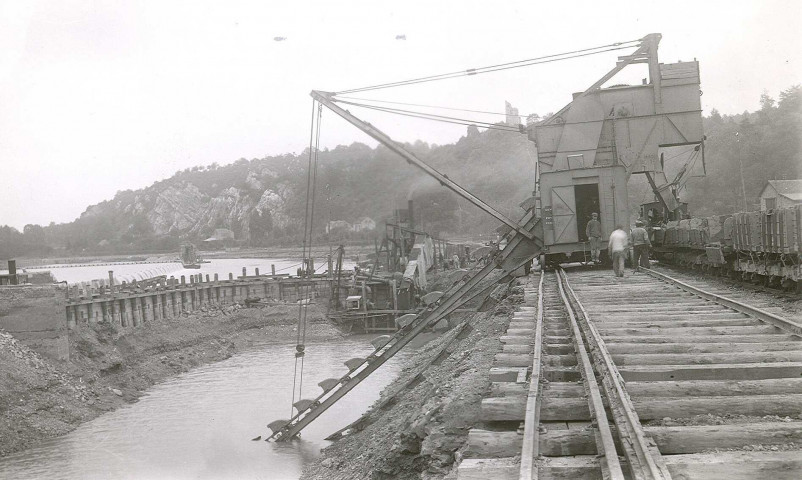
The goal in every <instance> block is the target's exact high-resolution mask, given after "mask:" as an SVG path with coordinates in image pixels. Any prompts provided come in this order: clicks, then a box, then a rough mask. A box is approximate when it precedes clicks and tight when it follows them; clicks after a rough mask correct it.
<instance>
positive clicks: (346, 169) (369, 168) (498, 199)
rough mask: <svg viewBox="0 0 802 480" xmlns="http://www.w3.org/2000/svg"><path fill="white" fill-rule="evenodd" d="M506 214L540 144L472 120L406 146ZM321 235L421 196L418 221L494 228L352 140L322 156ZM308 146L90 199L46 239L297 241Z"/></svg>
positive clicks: (138, 244)
mask: <svg viewBox="0 0 802 480" xmlns="http://www.w3.org/2000/svg"><path fill="white" fill-rule="evenodd" d="M407 147H408V148H410V149H411V150H413V151H414V152H415V153H416V154H417V155H418V156H419V157H420V158H422V159H424V160H425V161H427V162H429V163H430V164H432V165H433V166H434V167H435V168H437V169H439V170H440V171H442V172H443V173H446V174H447V175H448V176H449V178H452V179H454V180H456V181H457V182H459V183H460V184H462V185H463V186H464V187H466V188H468V189H469V190H471V191H473V192H475V193H477V194H478V195H479V196H480V197H481V198H484V199H486V200H487V201H488V202H489V203H491V204H493V205H495V206H497V207H498V208H499V209H500V210H501V211H503V212H504V213H507V214H511V215H518V212H517V207H516V205H517V204H518V203H519V202H521V201H522V200H523V199H524V198H526V196H527V195H528V194H529V193H528V192H531V190H532V184H533V182H534V172H533V165H534V158H535V153H534V148H533V146H532V144H531V143H530V142H528V141H527V140H526V138H525V136H523V135H519V134H517V133H508V132H502V131H495V130H488V131H485V132H479V131H478V130H477V129H476V128H475V127H471V128H469V129H468V134H467V135H466V136H465V137H462V138H461V139H460V140H459V141H458V142H457V143H455V144H453V145H444V146H430V145H428V144H426V143H423V142H417V143H415V144H413V145H407ZM318 162H319V167H318V189H317V204H316V210H315V232H316V234H317V236H319V237H320V236H322V235H323V234H324V231H325V224H326V222H327V221H328V220H344V221H347V222H349V223H353V222H356V221H357V220H359V219H361V218H363V217H370V218H372V219H373V220H375V221H376V222H377V223H379V224H381V221H382V220H383V219H385V218H387V217H388V216H390V215H391V214H392V211H393V209H394V208H398V207H401V208H405V207H406V201H407V199H408V198H412V199H414V200H415V204H416V218H417V219H418V225H419V226H422V227H423V228H426V229H428V230H430V231H432V232H433V233H436V234H443V233H461V232H467V231H471V230H474V231H475V230H476V229H485V230H490V229H492V228H494V227H495V226H496V225H495V222H494V221H493V219H492V218H490V217H488V216H487V215H486V214H484V213H482V212H481V211H479V210H477V209H476V208H475V207H473V206H472V205H470V204H468V203H467V202H464V201H461V200H459V199H458V197H457V196H456V195H454V194H453V193H451V192H450V191H448V190H447V189H445V188H444V187H441V186H440V185H439V184H437V183H436V182H434V181H433V180H431V179H429V178H428V177H425V176H423V175H422V174H420V173H419V172H418V171H417V170H415V169H414V167H411V166H409V165H407V164H406V162H404V161H403V160H401V159H400V158H399V157H398V156H397V155H396V154H394V153H392V152H390V151H389V150H388V149H386V148H384V147H378V148H370V147H368V146H366V145H363V144H359V143H354V144H351V145H349V146H338V147H337V148H335V149H333V150H326V151H324V152H321V153H320V155H319V159H318ZM307 163H308V152H304V153H302V154H299V155H295V154H288V155H282V156H277V157H267V158H262V159H253V160H246V159H240V160H238V161H236V162H234V163H233V164H230V165H226V166H222V167H221V166H218V165H217V164H212V165H209V166H207V167H195V168H192V169H187V170H184V171H180V172H177V173H176V174H175V175H173V176H172V177H171V178H168V179H166V180H162V181H159V182H156V183H154V184H153V185H151V186H150V187H147V188H144V189H141V190H136V191H131V190H127V191H122V192H118V193H117V195H116V196H115V197H114V198H113V199H111V200H108V201H105V202H102V203H100V204H97V205H93V206H90V207H89V208H87V209H86V211H85V212H84V213H83V214H82V215H81V217H80V218H78V219H77V220H75V221H74V222H72V223H69V224H62V225H53V226H50V227H45V228H44V229H43V232H42V242H43V243H44V244H45V246H47V247H49V248H56V249H60V248H64V249H66V250H67V251H72V252H76V251H87V252H123V251H146V250H151V251H152V250H164V251H174V250H175V249H177V246H178V244H180V243H181V242H182V241H194V242H197V241H201V240H203V239H206V238H209V237H211V236H212V235H214V232H215V230H216V229H221V228H224V229H228V230H231V231H232V232H233V234H234V239H235V242H236V243H238V244H240V245H254V246H260V245H276V244H281V243H291V244H297V243H298V241H299V237H300V236H301V233H302V231H303V219H304V203H305V196H306V178H307Z"/></svg>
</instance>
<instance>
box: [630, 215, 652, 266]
mask: <svg viewBox="0 0 802 480" xmlns="http://www.w3.org/2000/svg"><path fill="white" fill-rule="evenodd" d="M632 245H633V249H634V255H633V256H634V258H633V259H632V268H633V269H634V270H635V271H636V272H637V271H638V266H641V267H643V268H649V249H650V248H651V246H652V242H651V241H650V240H649V232H647V231H646V229H645V228H643V222H642V221H640V220H637V221H635V228H633V229H632Z"/></svg>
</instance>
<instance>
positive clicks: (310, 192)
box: [290, 100, 323, 417]
mask: <svg viewBox="0 0 802 480" xmlns="http://www.w3.org/2000/svg"><path fill="white" fill-rule="evenodd" d="M315 110H317V112H315ZM322 115H323V105H321V104H319V103H317V101H316V100H312V125H311V127H310V133H309V163H308V167H307V172H306V208H305V212H304V237H303V243H302V248H301V268H300V272H299V273H300V275H299V276H300V277H302V278H303V277H306V278H309V277H311V276H313V275H314V274H315V268H314V263H313V259H312V238H313V228H312V227H313V225H314V218H315V190H316V186H317V160H318V150H319V147H320V123H321V118H322ZM313 289H314V285H313V284H312V282H307V283H306V285H303V290H302V291H303V295H301V296H300V298H299V299H298V325H297V334H296V345H295V371H294V372H293V376H292V403H291V405H290V417H292V416H293V412H292V409H293V408H294V406H295V399H296V392H297V398H298V400H301V399H302V398H303V397H302V394H303V382H304V356H305V348H306V345H305V343H306V326H307V316H308V307H309V304H310V303H311V301H312V296H313V293H314V292H313ZM299 360H300V371H299V368H298V363H299Z"/></svg>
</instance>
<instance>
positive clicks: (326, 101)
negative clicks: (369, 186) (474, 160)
mask: <svg viewBox="0 0 802 480" xmlns="http://www.w3.org/2000/svg"><path fill="white" fill-rule="evenodd" d="M310 95H311V96H312V98H314V99H315V100H317V101H318V102H320V103H321V104H322V105H325V106H326V107H327V108H328V109H329V110H331V111H332V112H334V113H336V114H337V115H339V116H341V117H342V118H344V119H345V120H346V121H347V122H348V123H350V124H351V125H353V126H355V127H356V128H358V129H360V130H362V131H363V132H365V133H367V134H368V135H370V136H371V137H372V138H373V139H374V140H376V141H378V142H379V143H381V144H382V145H384V146H386V147H387V148H389V149H390V150H392V151H393V152H395V153H397V154H398V155H400V156H401V157H403V158H404V160H406V161H407V163H409V164H411V165H414V166H416V167H418V168H419V169H420V170H422V171H423V172H424V173H426V174H427V175H429V176H430V177H432V178H434V179H435V180H437V181H438V182H439V183H440V185H442V186H444V187H446V188H448V189H449V190H451V191H452V192H454V193H456V194H457V195H459V196H460V197H462V198H464V199H465V200H468V201H469V202H471V203H472V204H474V205H476V206H477V207H479V208H480V209H482V210H483V211H485V212H486V213H489V214H490V215H492V216H493V217H495V218H496V219H497V220H499V221H501V222H502V223H504V224H505V225H507V226H509V227H510V228H512V229H513V230H515V231H516V232H518V233H520V234H521V235H523V236H525V237H526V238H528V239H530V240H533V239H534V238H535V237H534V234H533V233H532V232H530V231H528V230H527V229H526V228H524V227H523V226H522V225H521V224H519V223H518V222H516V221H514V220H512V219H510V218H509V217H507V216H506V215H504V214H502V213H501V212H499V211H498V210H496V209H495V208H493V207H491V206H490V205H488V204H487V203H486V202H485V201H483V200H482V199H480V198H479V197H477V196H476V195H474V194H472V193H471V192H469V191H468V190H465V189H464V188H462V187H461V186H460V185H459V184H457V183H456V182H454V181H453V180H451V179H450V178H448V176H447V175H445V174H442V173H440V172H438V171H437V170H435V169H434V168H433V167H432V166H431V165H429V164H427V163H426V162H424V161H423V160H421V159H419V158H418V157H416V156H415V155H414V154H413V153H412V152H410V151H409V150H407V149H406V148H404V147H403V146H402V145H401V144H399V143H398V142H396V141H395V140H393V139H392V138H390V137H389V136H388V135H387V134H386V133H384V132H382V131H381V130H379V129H378V128H376V127H374V126H373V125H371V124H369V123H367V122H365V121H362V120H360V119H359V118H357V117H356V116H354V115H353V114H351V112H349V111H348V110H345V109H344V108H342V107H340V106H339V105H337V104H336V103H335V102H334V101H333V100H332V98H331V97H332V94H331V93H329V92H320V91H317V90H312V93H310Z"/></svg>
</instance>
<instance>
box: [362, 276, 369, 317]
mask: <svg viewBox="0 0 802 480" xmlns="http://www.w3.org/2000/svg"><path fill="white" fill-rule="evenodd" d="M366 287H367V286H366V285H365V281H364V280H363V281H362V311H364V312H367V311H368V293H367V288H366Z"/></svg>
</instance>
